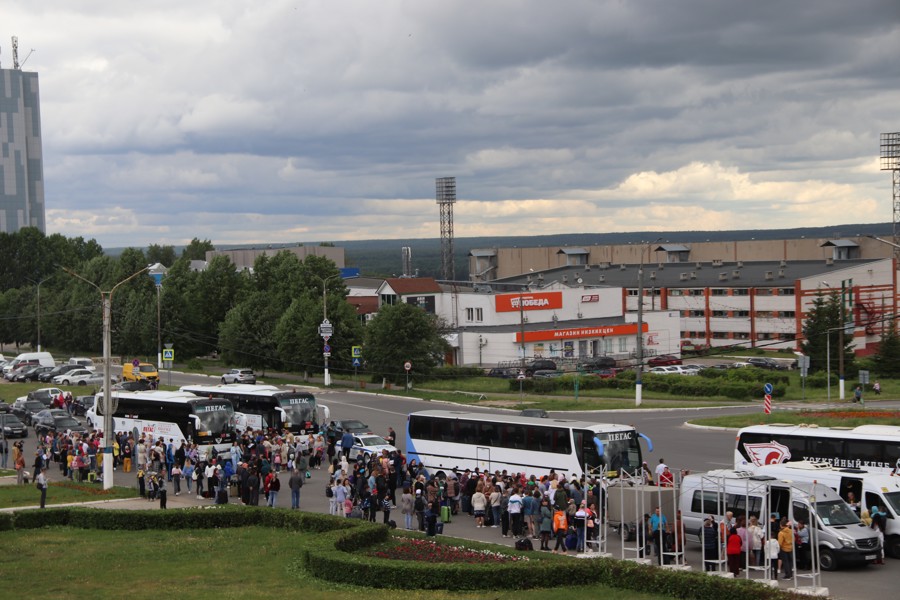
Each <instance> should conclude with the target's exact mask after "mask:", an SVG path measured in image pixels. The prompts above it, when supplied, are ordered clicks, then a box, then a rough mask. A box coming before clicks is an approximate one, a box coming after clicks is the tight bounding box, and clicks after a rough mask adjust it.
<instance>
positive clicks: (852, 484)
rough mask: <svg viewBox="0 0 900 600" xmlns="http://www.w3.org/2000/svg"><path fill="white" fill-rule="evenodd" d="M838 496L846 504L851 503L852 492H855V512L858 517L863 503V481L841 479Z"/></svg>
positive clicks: (855, 478)
mask: <svg viewBox="0 0 900 600" xmlns="http://www.w3.org/2000/svg"><path fill="white" fill-rule="evenodd" d="M837 492H838V494H840V496H841V498H843V499H844V502H846V503H848V504H849V503H850V492H853V510H854V511H855V512H856V514H857V515H858V514H859V512H860V503H861V502H862V497H863V495H862V492H863V481H862V479H860V478H859V477H841V489H839V490H838V491H837Z"/></svg>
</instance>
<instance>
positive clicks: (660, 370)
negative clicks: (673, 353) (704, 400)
mask: <svg viewBox="0 0 900 600" xmlns="http://www.w3.org/2000/svg"><path fill="white" fill-rule="evenodd" d="M647 372H648V373H653V374H654V375H680V374H681V371H680V370H679V369H678V367H676V366H674V365H671V366H665V367H652V368H651V369H650V370H649V371H647Z"/></svg>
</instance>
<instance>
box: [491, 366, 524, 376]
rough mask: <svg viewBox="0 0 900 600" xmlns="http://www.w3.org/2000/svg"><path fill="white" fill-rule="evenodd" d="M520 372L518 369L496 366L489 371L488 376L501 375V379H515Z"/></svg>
mask: <svg viewBox="0 0 900 600" xmlns="http://www.w3.org/2000/svg"><path fill="white" fill-rule="evenodd" d="M518 374H519V370H518V369H510V368H506V367H496V368H494V369H491V370H490V371H488V374H487V376H488V377H499V378H501V379H515V378H516V375H518Z"/></svg>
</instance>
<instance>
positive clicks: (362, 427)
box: [325, 419, 372, 442]
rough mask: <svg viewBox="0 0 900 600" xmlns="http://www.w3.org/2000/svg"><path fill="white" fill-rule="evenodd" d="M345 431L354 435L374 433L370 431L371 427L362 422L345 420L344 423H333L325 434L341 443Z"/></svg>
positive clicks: (326, 429)
mask: <svg viewBox="0 0 900 600" xmlns="http://www.w3.org/2000/svg"><path fill="white" fill-rule="evenodd" d="M345 431H349V432H350V433H353V434H360V433H372V430H371V429H369V426H368V425H366V424H365V423H363V422H362V421H358V420H356V419H344V420H342V421H331V423H329V424H328V427H326V428H325V433H326V434H328V435H329V436H332V437H335V438H337V440H338V441H339V442H340V439H341V436H342V435H343V433H344V432H345Z"/></svg>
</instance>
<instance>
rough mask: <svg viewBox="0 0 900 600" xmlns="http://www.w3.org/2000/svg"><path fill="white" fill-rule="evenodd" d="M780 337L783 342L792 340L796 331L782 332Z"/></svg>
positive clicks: (795, 337) (795, 335) (794, 338)
mask: <svg viewBox="0 0 900 600" xmlns="http://www.w3.org/2000/svg"><path fill="white" fill-rule="evenodd" d="M781 339H782V340H783V341H785V342H793V341H794V340H796V339H797V334H796V333H782V334H781Z"/></svg>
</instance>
